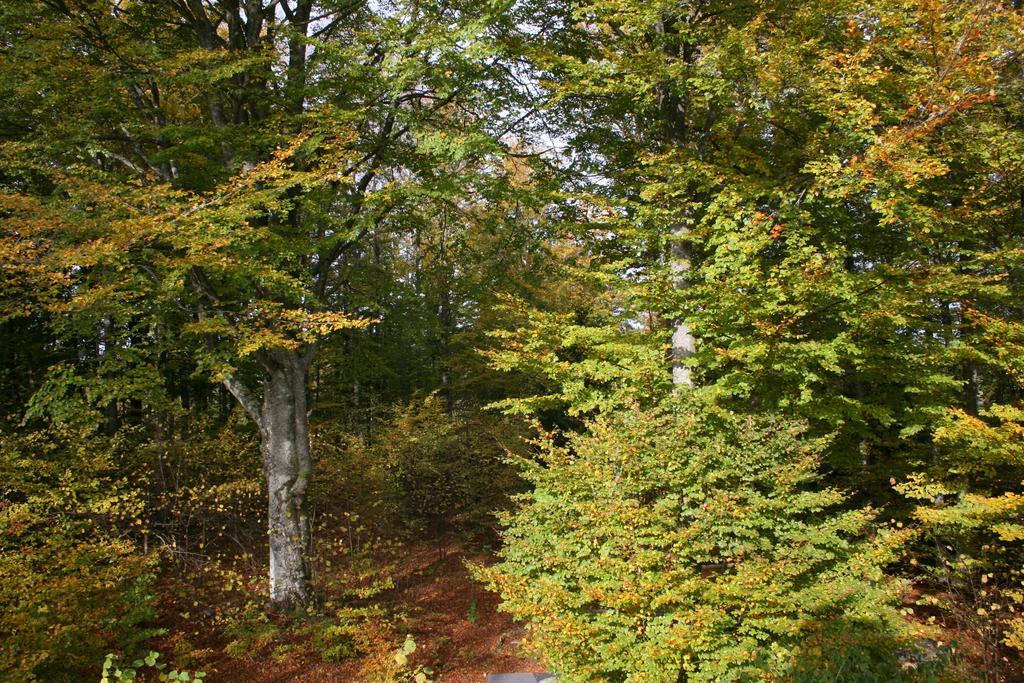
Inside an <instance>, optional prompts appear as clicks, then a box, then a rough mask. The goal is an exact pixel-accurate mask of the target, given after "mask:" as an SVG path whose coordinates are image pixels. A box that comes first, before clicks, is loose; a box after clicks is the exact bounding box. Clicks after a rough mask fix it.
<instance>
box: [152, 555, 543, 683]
mask: <svg viewBox="0 0 1024 683" xmlns="http://www.w3.org/2000/svg"><path fill="white" fill-rule="evenodd" d="M360 559H361V560H362V562H359V561H356V558H349V560H348V561H346V559H345V558H344V557H342V558H341V559H340V560H338V561H335V562H323V563H322V568H321V570H320V571H319V572H318V574H319V575H320V581H319V583H321V584H322V588H323V586H326V590H325V591H324V592H326V594H327V595H328V598H327V602H325V607H326V608H327V609H326V610H325V614H326V615H328V616H326V617H323V616H321V617H319V618H318V619H317V618H314V619H313V620H312V622H311V623H312V624H313V627H312V628H309V627H308V626H304V625H303V624H309V623H310V622H309V621H308V620H294V619H290V618H285V617H278V618H274V619H270V620H266V619H264V621H263V622H260V621H259V620H258V619H256V620H253V618H252V617H251V616H249V617H246V616H244V615H245V614H247V613H248V614H250V615H251V614H252V613H253V612H259V610H252V609H248V608H246V607H236V608H232V607H230V605H231V604H232V597H231V596H230V595H229V594H227V593H225V592H223V590H222V589H221V588H220V587H217V588H214V587H213V585H209V584H214V585H215V584H217V583H219V584H221V585H223V583H224V581H227V582H228V585H229V586H230V585H231V583H232V582H236V585H237V583H241V582H244V583H245V584H247V585H248V586H255V585H257V583H258V582H259V581H261V580H262V576H260V575H252V576H246V574H248V572H245V571H244V570H240V569H239V566H238V564H237V563H236V564H234V565H232V566H231V567H230V568H228V569H221V570H219V571H217V572H215V573H216V574H218V576H216V577H214V581H213V582H208V585H209V587H208V588H207V589H203V588H202V587H201V586H197V585H196V581H195V575H193V577H192V578H191V579H190V580H187V581H186V580H182V579H177V580H170V579H169V580H168V583H167V584H166V585H165V586H164V590H162V591H161V593H162V594H163V597H162V598H161V604H160V608H161V609H160V611H161V622H162V623H163V624H164V625H165V626H166V625H167V624H173V625H172V626H171V627H170V628H169V629H168V633H167V634H166V635H164V636H162V637H161V638H159V639H157V640H156V641H154V643H153V646H154V648H155V649H158V650H160V651H162V652H166V653H168V659H169V660H170V662H171V663H172V665H174V666H177V667H181V668H190V669H191V670H193V671H195V670H199V669H202V670H205V671H206V672H207V678H206V680H207V681H208V682H209V683H217V682H220V681H225V682H231V681H246V682H247V683H284V682H286V681H287V682H291V681H295V682H296V683H314V682H316V683H320V682H335V681H337V682H340V683H344V682H348V681H352V682H359V681H377V680H380V679H381V676H382V674H381V671H383V670H385V669H387V668H388V666H393V660H394V653H395V651H396V649H397V648H398V646H400V645H401V642H402V640H403V639H404V638H405V636H406V635H409V636H412V638H413V640H414V641H415V643H416V646H417V647H416V651H415V654H414V655H413V656H412V657H410V660H411V662H412V663H413V664H414V665H416V666H425V667H429V669H430V670H431V672H432V673H431V674H430V679H431V680H433V681H436V682H437V683H470V682H472V683H482V682H483V681H484V680H485V679H486V675H487V674H489V673H503V672H513V671H543V670H544V667H543V665H542V664H540V663H538V662H537V661H534V660H532V659H530V658H528V657H527V656H524V655H523V654H522V652H521V651H520V650H521V648H520V645H521V640H522V637H523V629H522V627H521V626H518V625H517V624H515V623H514V622H512V620H511V619H510V618H509V616H508V615H506V614H504V613H502V612H498V611H497V605H498V602H499V600H498V596H497V595H495V594H493V593H490V592H488V591H486V590H484V589H483V588H482V587H481V586H480V584H479V583H477V582H476V581H475V580H474V579H473V578H472V576H471V575H470V572H469V569H468V568H467V566H466V564H467V562H469V563H475V564H487V563H489V562H491V561H493V558H492V557H491V556H490V555H489V554H487V553H486V552H484V551H481V550H475V549H472V548H470V547H469V546H467V545H466V544H465V543H463V542H461V541H459V540H455V539H447V540H445V541H443V542H441V543H438V542H436V541H433V542H417V543H412V544H402V545H399V544H393V545H390V546H387V548H386V549H385V550H382V551H378V552H376V553H374V554H372V555H363V556H362V557H361V558H360ZM366 568H370V569H369V570H367V569H366ZM252 569H256V567H255V566H253V567H252ZM207 573H209V572H207ZM342 585H347V587H346V589H345V590H346V591H348V592H347V593H346V595H347V596H348V597H345V596H344V595H342V596H338V594H337V592H336V591H334V590H333V589H332V586H342ZM353 585H356V586H362V587H363V590H362V592H360V590H359V589H358V588H357V589H356V590H355V591H354V592H353V590H352V586H353ZM217 592H219V595H217V594H216V593H217ZM332 594H334V595H335V596H336V597H337V602H336V601H334V600H332V598H331V597H330V596H331V595H332ZM353 595H356V596H363V595H365V596H368V597H365V598H360V597H355V598H353V597H352V596H353ZM218 599H220V600H221V605H222V607H221V608H218V609H210V608H207V609H205V610H202V611H199V613H193V612H196V611H197V610H196V609H195V608H193V610H192V611H189V610H188V607H192V606H196V607H198V606H199V605H203V604H205V605H210V604H215V603H211V602H209V600H218ZM235 602H236V603H237V600H236V601H235ZM337 603H345V604H346V605H349V606H351V605H356V610H357V611H358V610H359V609H362V610H364V611H369V612H371V613H372V614H373V615H375V616H373V617H372V618H371V619H370V620H367V621H365V622H361V623H359V624H357V625H356V626H355V629H357V630H358V631H362V632H361V633H360V632H357V633H355V634H354V640H355V641H356V642H358V643H359V644H360V645H359V646H358V647H356V648H355V649H356V651H355V652H352V653H349V652H347V651H346V652H345V654H346V656H344V657H332V658H329V659H335V660H338V659H341V661H325V655H324V652H325V650H326V649H329V648H330V647H331V646H335V645H337V644H338V637H337V635H336V634H334V632H332V631H331V630H330V629H331V625H332V624H333V623H336V622H337V618H336V616H335V617H332V616H330V615H332V612H331V608H332V607H333V606H334V605H336V604H337ZM249 606H250V608H251V606H252V603H251V602H250V603H249ZM346 610H349V611H351V607H346V608H342V609H341V611H340V612H338V613H337V614H341V613H346ZM247 618H248V619H249V622H246V619H247ZM345 633H347V634H349V635H352V633H351V630H349V631H346V632H345ZM345 637H347V636H345ZM367 643H369V645H368V644H367ZM375 644H376V645H375Z"/></svg>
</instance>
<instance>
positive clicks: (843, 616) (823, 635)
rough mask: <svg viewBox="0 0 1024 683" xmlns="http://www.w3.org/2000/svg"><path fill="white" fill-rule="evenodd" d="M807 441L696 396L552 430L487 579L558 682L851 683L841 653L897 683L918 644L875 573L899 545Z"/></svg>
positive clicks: (797, 431)
mask: <svg viewBox="0 0 1024 683" xmlns="http://www.w3.org/2000/svg"><path fill="white" fill-rule="evenodd" d="M801 431H802V430H801V427H800V425H797V424H793V423H790V422H785V421H783V420H781V419H777V418H774V417H749V416H740V415H734V414H732V413H730V412H727V411H723V410H720V409H716V408H711V407H698V406H695V405H692V404H691V405H690V406H678V405H677V406H674V407H670V408H669V409H659V410H651V411H639V410H637V411H634V412H631V413H630V412H626V411H623V412H621V413H619V414H615V415H612V416H609V417H603V418H600V419H598V420H597V421H594V422H592V423H591V424H590V429H589V431H588V432H587V433H585V434H581V435H576V436H572V437H570V438H569V439H568V443H567V445H565V446H560V445H557V444H556V439H555V438H554V435H552V434H545V435H542V437H541V439H540V444H541V445H542V449H541V450H542V457H541V458H540V460H539V462H538V461H524V467H525V472H526V476H527V478H528V479H529V480H531V481H532V483H533V484H534V486H535V488H534V490H533V492H532V493H529V494H526V495H524V496H522V497H521V498H520V500H519V502H520V508H519V510H518V511H517V512H516V513H515V514H514V515H512V516H510V517H509V518H508V519H507V520H506V521H507V522H508V525H509V526H508V528H507V530H506V532H505V546H504V549H503V550H502V553H501V555H502V561H501V562H500V563H499V564H497V565H495V566H493V567H491V568H487V569H478V570H477V573H478V575H480V576H481V577H482V578H483V579H484V580H485V581H486V582H487V583H488V584H489V585H490V587H491V588H492V589H495V590H497V591H499V592H500V593H501V595H502V596H503V598H504V601H505V602H504V609H505V610H507V611H509V612H511V613H512V614H513V615H514V616H515V617H517V618H518V619H522V620H525V621H526V622H527V623H528V626H529V630H530V634H531V640H532V642H533V644H534V646H535V647H536V648H537V649H538V650H539V652H540V654H541V655H542V656H543V657H544V658H545V659H546V660H547V661H548V663H549V665H550V666H551V667H552V668H553V669H554V670H556V671H558V672H559V673H560V674H562V676H563V678H562V680H563V681H565V682H566V683H572V682H574V681H581V682H583V681H586V682H592V681H651V682H653V681H657V682H665V683H674V682H675V681H677V680H687V681H739V680H755V679H774V680H791V679H793V678H794V677H795V676H796V675H798V674H799V673H801V672H804V673H806V672H808V671H813V672H815V675H820V676H824V677H825V678H829V680H845V679H843V678H842V667H843V666H844V664H843V662H844V661H846V658H844V657H843V656H842V655H843V653H844V652H871V653H872V658H871V659H868V660H867V661H864V660H860V661H858V667H859V668H860V669H861V670H862V671H861V673H862V674H863V676H862V678H860V679H858V680H876V679H872V678H870V676H872V675H876V676H880V677H879V678H877V680H890V679H888V678H885V677H884V675H885V672H889V671H891V670H893V668H894V667H895V668H896V670H899V667H898V665H897V661H898V660H897V651H898V649H899V648H901V647H908V644H909V643H910V642H911V640H912V638H913V637H914V634H912V633H910V632H909V627H908V626H907V625H906V622H905V621H904V620H903V619H902V617H901V615H900V613H899V609H898V607H897V605H898V598H899V594H900V592H901V585H900V584H898V583H896V582H894V581H892V580H889V579H887V578H885V577H884V576H883V573H882V570H881V567H882V566H883V565H884V564H885V563H886V562H888V561H890V560H891V559H893V558H894V556H895V555H896V553H897V551H898V549H899V548H900V546H901V545H902V544H903V543H904V540H905V539H904V535H903V533H902V532H898V531H888V532H883V531H876V532H874V533H872V528H873V526H872V514H871V513H870V512H869V511H866V510H861V509H851V508H850V507H848V506H847V502H848V501H846V500H845V498H844V495H843V493H841V492H840V491H838V490H835V489H832V488H828V487H825V486H823V485H822V483H821V480H820V478H819V476H818V474H817V470H818V467H819V453H820V452H821V449H822V446H823V445H824V444H822V443H820V442H816V441H812V440H808V439H806V438H804V437H802V436H801ZM872 672H874V673H872ZM808 680H810V679H808ZM814 680H819V679H814Z"/></svg>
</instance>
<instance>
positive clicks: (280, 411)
mask: <svg viewBox="0 0 1024 683" xmlns="http://www.w3.org/2000/svg"><path fill="white" fill-rule="evenodd" d="M312 357H313V352H312V350H310V349H307V350H300V351H276V352H273V353H272V354H268V362H267V363H266V364H265V376H264V380H263V402H262V405H260V404H259V403H257V402H256V401H255V400H254V399H253V398H252V396H251V395H250V394H249V392H248V391H247V390H246V388H245V387H244V386H243V385H242V384H241V382H239V381H238V380H237V379H235V378H232V379H229V380H226V381H225V384H226V385H227V387H228V389H229V390H230V391H231V393H232V394H234V396H235V398H237V399H238V401H239V403H241V404H242V407H244V408H245V409H246V412H248V413H249V415H250V416H251V417H252V418H253V419H254V420H255V421H256V423H257V424H258V425H259V428H260V439H261V450H262V454H263V474H264V477H265V478H266V481H267V493H268V501H267V526H268V537H269V544H270V602H271V604H272V605H273V606H274V608H276V609H280V610H290V609H296V608H298V609H302V608H305V607H307V606H308V605H309V604H310V602H311V599H312V590H311V578H312V576H311V572H310V566H309V549H310V528H309V515H308V513H307V511H306V491H307V489H308V487H309V480H310V477H311V475H312V472H313V462H312V458H311V456H310V449H309V414H308V408H307V405H308V397H307V386H306V384H307V375H308V371H309V365H310V362H311V360H312Z"/></svg>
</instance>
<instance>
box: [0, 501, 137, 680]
mask: <svg viewBox="0 0 1024 683" xmlns="http://www.w3.org/2000/svg"><path fill="white" fill-rule="evenodd" d="M15 514H17V513H16V512H15ZM11 517H12V515H11V514H10V511H9V509H8V510H4V511H3V512H2V513H0V520H2V521H0V527H7V528H6V529H4V530H5V531H6V530H9V528H10V526H9V525H10V523H11V521H12V519H11ZM151 570H152V563H151V561H150V560H149V559H148V558H146V557H143V556H140V555H138V554H136V553H135V552H134V550H133V548H132V547H131V545H130V544H126V543H123V542H119V541H109V540H107V541H104V540H102V539H88V540H75V539H70V538H67V537H66V536H63V535H59V534H55V535H52V536H49V537H47V538H46V539H45V540H44V541H42V542H41V543H38V544H33V545H23V546H20V547H16V548H7V549H5V550H3V551H2V552H0V595H3V596H4V599H3V601H0V641H2V642H3V647H2V648H0V671H2V672H5V673H4V674H3V675H5V676H7V678H6V680H10V681H32V680H41V681H77V680H81V679H80V676H81V675H82V672H84V671H87V670H89V669H90V668H92V667H95V666H96V662H98V661H101V660H102V658H103V656H104V654H105V653H106V652H108V651H109V650H111V649H116V650H120V651H125V652H132V651H135V650H136V649H138V647H139V644H140V643H141V641H143V640H145V639H146V638H148V637H151V636H152V635H154V632H153V631H152V630H149V629H146V628H144V624H145V623H146V622H147V621H149V620H151V619H152V618H153V617H154V616H155V613H154V611H153V608H152V595H151V593H150V591H151V589H152V579H153V577H152V574H151Z"/></svg>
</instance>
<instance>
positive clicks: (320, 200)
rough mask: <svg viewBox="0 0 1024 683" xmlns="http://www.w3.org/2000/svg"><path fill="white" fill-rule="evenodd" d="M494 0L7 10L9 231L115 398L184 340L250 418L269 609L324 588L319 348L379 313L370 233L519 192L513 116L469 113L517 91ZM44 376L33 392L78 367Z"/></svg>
mask: <svg viewBox="0 0 1024 683" xmlns="http://www.w3.org/2000/svg"><path fill="white" fill-rule="evenodd" d="M501 5H502V3H494V4H486V3H485V4H480V3H462V4H460V3H458V2H456V3H419V2H408V3H406V2H401V1H400V2H386V3H365V2H333V1H326V2H313V1H312V0H271V1H263V2H237V1H222V0H208V1H204V0H181V1H174V0H168V1H166V2H105V1H103V2H95V1H87V0H69V1H64V0H53V1H52V2H51V1H49V0H46V1H42V2H32V3H24V5H23V6H21V7H18V8H14V9H10V10H7V16H6V17H5V19H6V20H8V21H7V23H9V24H10V29H9V34H8V35H9V40H10V41H11V43H10V44H9V46H8V47H9V49H8V50H7V51H6V52H5V60H6V61H5V64H4V78H5V83H4V89H5V91H6V92H8V93H10V94H11V97H9V98H7V100H6V102H5V104H4V106H5V122H6V125H7V126H8V127H10V128H11V132H10V135H11V136H12V137H13V138H14V140H16V145H6V146H5V152H6V154H7V156H8V161H10V162H11V165H10V166H9V171H8V174H9V175H8V178H7V181H8V182H7V185H8V187H10V188H12V189H13V190H14V191H13V192H9V193H8V194H7V195H5V207H4V208H5V211H7V212H8V220H9V221H10V222H9V223H8V225H9V226H11V227H10V228H9V232H8V235H9V239H10V242H11V243H12V244H33V245H36V246H37V247H39V248H45V249H46V250H47V253H46V256H47V258H48V263H49V264H50V267H51V268H52V269H53V271H54V272H56V273H58V274H59V275H60V279H61V282H59V283H58V285H57V286H59V287H61V288H62V289H63V292H64V293H63V295H62V298H61V300H60V304H59V305H58V306H57V308H58V309H59V312H58V314H57V320H58V321H59V322H58V324H59V325H62V326H63V329H64V331H65V332H66V333H72V331H73V329H74V327H75V326H83V327H84V328H89V327H92V328H93V329H96V328H99V327H101V328H102V329H103V330H104V332H103V334H104V338H105V342H104V344H105V352H104V355H105V361H104V363H105V367H106V370H105V372H106V374H107V378H108V379H111V380H113V381H112V384H113V385H115V386H117V387H118V388H116V389H112V390H107V393H106V395H107V397H108V398H110V397H113V396H116V395H123V396H128V395H130V394H131V393H132V391H133V390H134V389H137V388H138V382H137V383H136V384H134V385H133V384H132V382H131V381H130V380H128V376H129V375H132V374H134V375H136V377H135V379H136V380H138V381H139V382H141V381H142V380H141V378H140V377H139V376H138V375H139V374H140V373H143V374H144V373H145V370H144V368H145V367H146V364H147V363H153V362H159V355H160V353H161V352H166V350H167V349H168V348H170V347H174V348H176V349H177V350H178V351H183V350H186V347H187V352H188V353H190V354H191V355H192V356H193V358H194V359H195V362H197V363H198V366H199V367H200V368H201V369H202V370H203V371H204V372H205V373H206V374H207V375H208V376H209V377H211V378H213V379H215V380H216V381H218V382H221V383H222V384H223V386H224V387H226V389H227V390H228V391H230V393H231V395H232V396H233V397H234V398H235V399H236V400H237V402H238V403H239V404H240V405H241V407H242V408H243V409H244V410H245V412H246V413H247V414H248V415H249V416H250V417H251V418H252V420H253V421H254V422H255V423H256V425H257V427H258V429H259V433H260V438H261V442H262V452H263V456H262V457H263V466H264V473H265V476H266V479H267V485H268V496H269V510H268V512H269V541H270V571H269V573H270V599H271V601H272V602H273V603H274V604H275V605H277V606H279V607H291V606H303V605H306V604H308V603H309V601H310V569H309V565H308V561H307V552H308V545H309V542H310V539H309V521H308V519H307V514H306V511H305V496H306V491H307V488H308V485H309V480H310V477H311V470H312V458H311V454H310V445H309V430H308V415H309V412H310V410H311V406H310V399H309V396H308V372H309V368H310V366H311V363H312V362H313V360H314V358H315V355H316V353H317V349H318V344H319V342H320V340H322V339H323V338H324V337H325V336H326V335H329V334H331V333H332V332H335V331H338V330H341V329H346V328H349V329H351V328H358V327H364V326H366V325H369V324H370V323H371V321H372V320H373V311H370V310H341V309H339V303H340V302H341V301H342V293H343V292H344V291H345V288H346V277H347V273H348V267H349V266H350V264H351V263H352V262H353V259H357V258H358V255H359V249H356V247H357V245H360V244H361V241H363V240H365V239H366V238H367V236H368V235H381V234H389V233H391V234H396V233H400V232H401V231H403V230H405V229H406V228H407V227H408V226H410V225H412V224H413V223H414V222H415V216H416V215H417V214H420V213H426V212H429V211H430V210H431V208H430V207H435V206H441V205H449V206H458V205H459V204H460V203H464V202H467V201H472V196H473V193H474V192H479V191H483V190H484V188H485V187H491V188H492V189H493V188H498V189H497V190H493V191H495V192H498V191H500V188H502V187H504V188H506V189H507V190H508V191H511V186H510V185H509V184H507V183H505V184H500V185H499V182H500V177H501V176H502V175H503V174H504V173H505V170H503V167H502V166H501V164H498V163H494V160H495V159H497V158H498V157H499V156H500V154H501V153H502V146H501V145H502V143H501V142H500V140H499V139H500V138H501V137H502V136H503V135H507V134H508V133H509V132H510V131H511V128H510V127H508V126H506V125H505V124H503V123H502V121H501V120H500V118H499V117H494V116H491V117H487V118H482V117H480V116H479V115H478V113H477V112H478V111H479V108H480V107H481V106H483V105H484V103H487V104H488V106H505V107H508V108H511V107H513V106H514V104H513V102H514V100H515V98H516V96H517V95H516V93H515V92H514V91H509V90H508V89H505V90H502V88H501V81H502V78H503V76H502V75H501V73H502V72H501V71H500V70H498V69H496V68H495V64H496V63H497V60H498V57H499V55H498V54H497V52H496V48H495V44H494V38H495V37H496V36H497V35H499V34H500V33H501V32H502V31H503V30H504V29H505V27H506V22H505V21H504V20H503V16H502V13H501ZM59 83H66V84H67V85H66V87H64V88H57V89H55V87H54V86H55V85H56V84H59ZM471 188H472V189H471ZM494 196H496V195H494ZM161 350H163V351H161ZM140 368H141V369H140ZM50 377H51V382H50V383H49V385H48V388H47V389H46V390H45V391H43V392H40V397H39V398H38V399H37V401H36V403H37V404H38V405H39V410H41V411H44V410H46V406H45V404H46V401H45V400H44V399H45V398H46V397H54V396H64V395H66V394H67V393H68V390H69V389H70V388H71V384H73V383H74V382H76V381H79V380H78V379H75V378H76V371H75V369H74V368H73V367H71V366H67V365H66V366H63V367H60V368H53V369H51V372H50ZM157 384H158V383H157Z"/></svg>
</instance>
